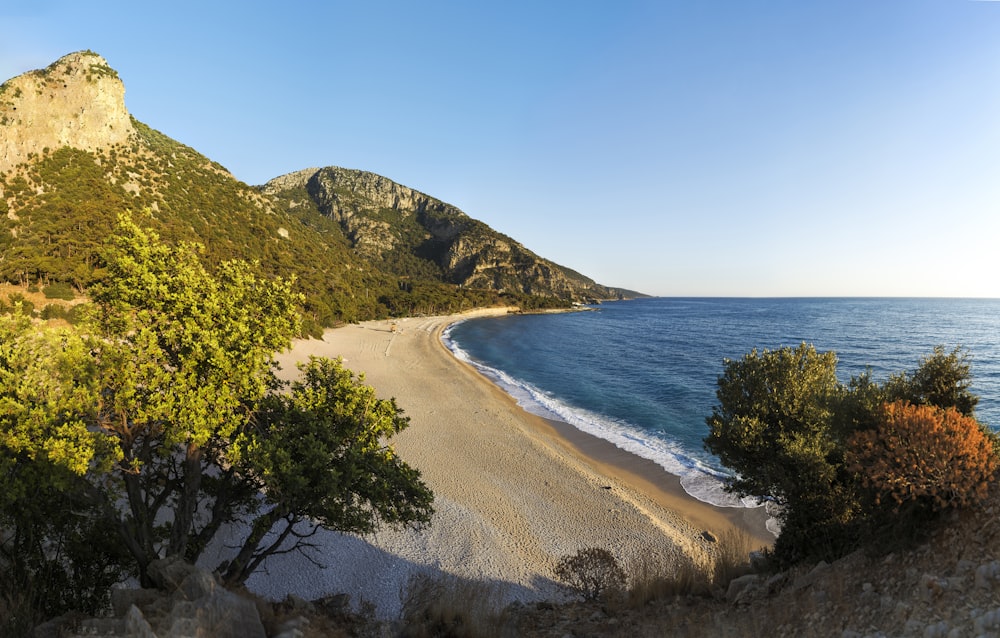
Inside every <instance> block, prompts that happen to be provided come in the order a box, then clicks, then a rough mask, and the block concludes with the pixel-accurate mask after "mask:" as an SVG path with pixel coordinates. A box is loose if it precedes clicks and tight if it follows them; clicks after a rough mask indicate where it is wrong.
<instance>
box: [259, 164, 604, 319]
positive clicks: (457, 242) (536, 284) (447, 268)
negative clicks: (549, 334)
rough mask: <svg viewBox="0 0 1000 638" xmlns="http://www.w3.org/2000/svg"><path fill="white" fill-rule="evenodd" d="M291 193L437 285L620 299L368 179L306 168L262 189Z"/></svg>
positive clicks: (380, 256) (367, 246)
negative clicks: (433, 275)
mask: <svg viewBox="0 0 1000 638" xmlns="http://www.w3.org/2000/svg"><path fill="white" fill-rule="evenodd" d="M292 188H304V189H305V191H306V192H307V193H308V194H309V196H310V198H311V199H312V201H313V203H314V204H315V205H316V207H317V208H318V210H319V211H320V212H321V213H322V214H324V215H326V216H327V217H329V218H330V219H332V220H334V221H336V222H337V223H338V224H339V225H340V226H341V228H342V229H343V231H344V233H345V235H346V236H347V237H348V239H349V240H350V241H351V244H352V245H353V247H354V249H355V250H356V251H357V252H358V253H359V254H361V255H362V256H364V257H365V258H367V259H371V260H375V261H381V262H390V261H392V256H393V254H394V253H401V252H403V253H407V254H410V255H413V256H415V257H416V258H419V259H422V260H424V261H426V262H428V264H431V265H433V268H435V269H436V270H437V271H438V272H439V273H440V277H441V279H442V280H443V281H446V282H448V283H452V284H457V285H460V286H465V287H470V288H485V289H492V290H497V291H501V292H518V293H525V294H535V295H543V296H553V297H559V298H562V299H566V300H574V301H581V300H594V299H612V298H617V297H619V296H622V295H623V294H624V292H623V291H618V290H615V289H611V288H607V287H605V286H601V285H599V284H597V283H595V282H594V281H593V280H591V279H588V278H587V277H584V276H582V275H579V274H578V273H575V272H573V271H571V270H567V269H565V268H563V267H561V266H559V265H557V264H555V263H553V262H551V261H548V260H546V259H543V258H542V257H539V256H538V255H536V254H534V253H533V252H531V251H530V250H528V249H527V248H525V247H524V246H523V245H521V244H520V243H518V242H517V241H515V240H513V239H511V238H510V237H507V236H505V235H503V234H501V233H498V232H496V231H494V230H493V229H491V228H490V227H489V226H487V225H486V224H483V223H482V222H479V221H476V220H475V219H472V218H471V217H469V216H468V215H466V214H465V213H463V212H462V211H461V210H459V209H458V208H455V207H454V206H452V205H450V204H447V203H445V202H442V201H441V200H438V199H435V198H433V197H431V196H429V195H426V194H424V193H421V192H419V191H416V190H413V189H412V188H408V187H406V186H402V185H400V184H397V183H396V182H393V181H392V180H389V179H387V178H385V177H382V176H380V175H375V174H374V173H368V172H365V171H358V170H350V169H344V168H338V167H327V168H322V169H309V170H306V171H299V172H297V173H293V174H289V175H286V176H282V177H280V178H277V179H275V180H272V181H271V182H269V183H268V184H267V185H265V186H264V190H265V192H269V193H271V194H277V193H280V192H282V191H285V190H288V189H292ZM397 274H401V275H402V274H405V273H401V272H397Z"/></svg>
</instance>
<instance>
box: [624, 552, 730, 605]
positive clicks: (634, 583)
mask: <svg viewBox="0 0 1000 638" xmlns="http://www.w3.org/2000/svg"><path fill="white" fill-rule="evenodd" d="M709 568H710V565H706V564H704V563H698V562H695V561H693V560H690V559H682V560H667V559H663V558H656V557H654V556H653V555H651V554H643V555H642V556H641V557H640V558H639V559H638V560H637V561H635V562H633V563H631V564H630V565H629V569H628V582H629V585H628V595H627V597H626V600H625V602H626V603H627V604H628V605H629V606H630V607H632V608H633V609H639V608H642V607H644V606H646V605H647V604H648V603H649V602H651V601H654V600H667V599H671V598H676V597H678V596H706V595H708V594H709V593H710V592H711V585H712V582H711V580H712V576H711V574H710V573H709V572H710V569H709Z"/></svg>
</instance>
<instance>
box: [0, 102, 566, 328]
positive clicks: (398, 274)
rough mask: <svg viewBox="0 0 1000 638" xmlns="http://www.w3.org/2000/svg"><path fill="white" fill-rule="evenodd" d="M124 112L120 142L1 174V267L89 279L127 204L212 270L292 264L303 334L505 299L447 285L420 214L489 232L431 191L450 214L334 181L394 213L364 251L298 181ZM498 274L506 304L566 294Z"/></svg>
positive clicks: (440, 251)
mask: <svg viewBox="0 0 1000 638" xmlns="http://www.w3.org/2000/svg"><path fill="white" fill-rule="evenodd" d="M132 124H133V126H134V127H135V129H136V133H137V135H136V139H135V141H134V142H133V143H131V144H130V145H128V146H115V147H111V148H108V149H102V150H99V151H97V152H95V153H89V152H86V151H83V150H80V149H72V148H68V147H64V148H59V149H56V150H54V151H52V152H50V153H46V154H43V155H42V156H40V157H38V158H36V159H34V160H32V161H31V162H29V163H28V164H26V165H24V166H22V167H20V168H19V169H18V170H17V171H15V172H14V173H12V174H11V175H9V176H8V175H4V176H0V190H2V191H3V192H4V195H5V197H4V198H2V199H0V206H3V207H6V206H7V202H8V201H10V202H13V204H12V208H11V210H10V212H11V213H13V215H7V214H2V215H0V249H2V250H3V254H4V259H3V260H2V262H0V279H2V280H5V281H8V282H11V283H16V284H19V285H29V284H37V285H40V286H49V287H51V286H53V285H56V286H59V285H62V286H66V287H68V288H69V289H77V290H80V291H85V290H86V289H87V288H89V287H90V286H92V285H94V284H95V283H97V282H98V281H100V280H102V279H103V278H105V276H106V274H107V273H106V272H105V271H104V264H103V262H102V260H101V246H102V244H103V241H104V238H105V236H106V235H107V233H108V229H109V228H111V227H113V225H114V220H115V218H116V217H117V216H118V215H120V214H126V213H128V214H130V215H132V216H134V217H135V219H136V220H137V221H139V222H141V223H142V224H143V225H144V226H147V227H149V228H152V229H154V230H155V231H156V232H157V233H158V234H159V235H160V236H162V237H163V238H164V239H165V240H167V241H170V242H175V243H177V242H184V241H187V242H198V243H199V244H201V245H202V246H203V247H204V252H202V253H201V258H202V260H203V262H204V264H205V265H206V267H207V269H208V270H209V271H210V272H212V273H213V274H214V271H215V268H217V267H218V265H219V264H221V263H223V262H225V261H230V260H233V259H245V258H246V257H247V256H253V257H254V258H255V259H257V260H259V264H260V269H261V271H262V272H263V273H264V274H266V275H267V276H270V277H274V276H278V277H282V278H285V279H290V278H292V276H295V278H296V281H297V290H298V291H299V292H301V293H302V295H303V299H302V302H301V304H300V306H299V308H298V309H299V312H300V313H301V315H302V323H301V329H302V331H303V334H309V335H312V336H319V335H320V334H321V332H322V329H323V328H325V327H329V326H334V325H338V324H340V323H344V322H354V321H360V320H364V319H379V318H386V317H389V316H390V315H397V316H398V315H412V314H430V313H435V314H436V313H441V312H454V311H459V310H462V309H467V308H471V307H479V306H491V305H499V304H505V303H508V301H509V300H508V299H506V298H504V297H503V296H502V293H501V292H500V291H499V290H489V289H474V288H470V287H467V286H465V287H463V286H459V285H456V283H457V282H456V281H453V279H452V278H450V277H449V276H448V275H447V274H446V273H445V272H444V271H443V269H442V265H441V264H442V260H443V259H445V257H446V253H447V245H446V244H447V242H444V243H443V242H441V241H438V240H435V239H433V238H430V239H428V233H427V230H426V229H425V228H424V227H423V226H422V225H421V224H422V223H427V224H442V223H453V221H452V217H454V216H455V215H460V216H461V218H462V219H463V220H465V221H466V222H468V223H469V224H470V227H471V228H473V230H474V231H475V233H487V234H488V233H492V231H491V230H489V229H488V227H486V226H485V225H482V224H479V223H478V222H476V223H472V220H469V219H468V218H467V217H465V216H464V215H463V214H461V213H459V212H458V211H456V210H454V209H451V208H450V207H445V205H443V204H440V203H437V204H435V205H437V206H441V207H445V208H448V210H449V211H452V212H451V213H449V214H450V216H449V215H446V214H445V213H444V212H441V211H433V210H425V211H423V212H417V213H414V214H409V213H406V214H404V213H403V212H402V211H400V210H396V209H382V208H378V207H376V206H374V205H372V204H370V203H368V202H366V201H365V200H364V198H363V197H362V196H361V195H360V194H357V193H353V192H350V191H348V192H345V193H341V194H340V196H342V197H347V198H350V199H349V203H350V205H352V206H355V207H359V208H361V209H363V210H361V211H360V213H359V214H362V215H365V216H368V217H370V219H371V220H372V221H373V222H388V223H389V224H390V225H389V227H388V228H389V230H388V231H387V232H389V233H391V234H392V236H393V237H394V241H395V242H396V243H395V248H393V249H392V250H388V251H385V252H384V253H381V252H376V254H368V252H366V251H365V250H363V249H362V248H361V247H360V246H356V245H355V244H354V243H353V242H352V241H351V240H349V239H348V237H347V234H346V233H347V231H346V229H345V228H344V227H342V226H341V225H340V224H339V223H338V222H337V221H335V220H334V219H331V217H329V216H327V215H324V214H323V213H322V212H321V211H320V209H319V207H318V206H317V203H316V201H315V200H314V199H313V197H312V196H311V195H310V193H309V192H308V190H307V189H306V188H304V187H296V188H292V189H289V190H288V191H282V192H278V193H273V194H272V193H268V194H267V195H265V194H264V193H262V192H261V191H260V190H258V189H254V188H252V187H249V186H247V185H245V184H242V183H241V182H239V181H237V180H235V179H234V178H233V177H232V175H230V174H229V173H228V171H226V170H225V168H223V167H222V166H220V165H218V164H216V163H214V162H211V161H210V160H208V158H206V157H204V156H203V155H201V154H199V153H197V152H196V151H194V150H193V149H191V148H189V147H187V146H185V145H183V144H180V143H178V142H176V141H174V140H172V139H170V138H169V137H167V136H165V135H163V134H162V133H160V132H158V131H155V130H153V129H151V128H149V127H148V126H146V125H144V124H142V123H141V122H138V121H136V120H133V121H132ZM6 212H7V211H5V210H0V213H6ZM418 222H419V223H418ZM477 224H478V225H477ZM479 226H482V228H483V229H485V230H482V231H480V230H476V229H479ZM475 233H474V234H475ZM576 276H577V277H579V275H576ZM498 283H500V284H501V285H502V286H504V288H505V289H506V290H508V291H511V293H512V294H514V295H516V296H517V299H515V300H514V301H515V302H514V303H512V304H510V305H518V306H521V307H524V308H533V307H546V306H547V305H549V304H556V305H559V306H563V307H565V306H566V305H568V301H567V300H565V299H559V298H558V297H553V296H552V295H551V294H549V293H546V295H545V296H539V295H533V294H530V293H526V292H523V291H522V290H521V289H522V287H523V286H521V285H519V284H518V283H517V282H513V281H503V282H498ZM484 285H486V284H484ZM489 285H493V284H492V283H490V284H489Z"/></svg>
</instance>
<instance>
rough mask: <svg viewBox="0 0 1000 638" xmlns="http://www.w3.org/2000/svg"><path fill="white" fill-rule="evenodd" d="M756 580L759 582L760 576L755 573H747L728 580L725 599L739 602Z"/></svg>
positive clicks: (755, 583)
mask: <svg viewBox="0 0 1000 638" xmlns="http://www.w3.org/2000/svg"><path fill="white" fill-rule="evenodd" d="M758 582H760V576H758V575H756V574H747V575H746V576H740V577H739V578H734V579H732V580H731V581H729V587H728V588H727V589H726V600H728V601H729V602H731V603H739V602H740V601H742V600H744V599H745V598H746V596H747V595H748V593H749V592H750V591H751V590H752V589H753V588H754V586H755V585H757V583H758Z"/></svg>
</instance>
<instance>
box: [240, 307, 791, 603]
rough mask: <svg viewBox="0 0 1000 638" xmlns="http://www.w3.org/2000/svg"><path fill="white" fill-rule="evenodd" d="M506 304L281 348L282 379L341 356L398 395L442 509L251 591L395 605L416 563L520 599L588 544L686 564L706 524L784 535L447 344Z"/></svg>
mask: <svg viewBox="0 0 1000 638" xmlns="http://www.w3.org/2000/svg"><path fill="white" fill-rule="evenodd" d="M505 312H506V309H490V310H485V311H477V312H473V313H466V314H462V315H451V316H442V317H430V318H411V319H400V320H396V321H372V322H365V323H362V324H353V325H349V326H345V327H342V328H336V329H332V330H328V331H326V332H325V333H324V335H323V339H322V340H316V339H313V340H300V341H296V342H295V343H294V344H293V348H292V349H291V350H290V351H289V352H286V353H282V354H281V355H279V356H278V357H277V360H278V363H279V365H280V366H281V368H282V371H281V376H283V377H284V378H294V377H295V376H296V374H297V370H296V368H295V365H294V364H295V363H296V362H298V361H303V360H306V359H307V358H308V357H309V356H312V355H315V356H327V357H332V358H335V357H337V356H341V357H343V359H344V363H345V366H346V367H347V368H349V369H351V370H353V371H354V372H355V373H363V374H364V375H365V383H368V384H370V385H372V386H374V387H375V388H376V390H377V392H378V395H379V396H381V397H383V398H389V397H394V398H395V399H396V401H397V403H398V405H399V406H400V407H401V408H402V409H403V410H404V414H406V415H407V416H409V417H410V427H409V428H407V429H406V430H404V431H403V432H401V433H400V434H399V435H397V436H396V437H394V439H393V440H392V441H391V443H392V445H393V446H394V447H395V449H396V450H397V451H398V453H399V454H400V456H401V457H402V458H403V459H404V460H405V461H406V462H407V463H409V464H410V465H411V466H413V467H415V468H417V469H418V470H419V471H420V472H421V474H422V476H423V479H424V480H425V481H426V483H427V484H428V485H429V486H430V487H431V489H432V490H433V491H434V493H435V509H436V513H435V515H434V518H433V519H432V522H431V525H430V526H429V527H428V528H426V529H424V530H422V531H415V530H383V531H380V532H379V533H378V534H376V535H375V536H374V537H372V538H365V539H358V538H355V537H347V536H342V535H338V534H334V533H326V534H324V535H323V537H322V538H321V539H319V542H320V544H321V545H322V547H323V552H324V555H325V554H336V555H337V556H338V558H337V560H336V561H335V563H334V565H331V567H334V566H335V567H336V569H330V570H318V569H316V568H312V570H310V569H309V568H308V567H307V566H306V565H304V564H303V563H302V562H301V561H299V562H296V561H295V560H294V559H293V558H287V559H282V560H278V561H275V562H274V564H269V565H268V571H269V572H270V573H271V574H270V575H269V576H262V577H260V578H256V577H255V578H252V580H251V581H250V582H248V586H249V587H250V588H251V589H253V590H255V591H258V593H262V594H264V595H266V596H269V597H282V596H283V595H285V594H286V593H289V592H291V593H294V594H296V595H299V596H302V597H304V598H318V597H320V596H323V595H328V594H331V593H337V592H342V591H349V592H355V593H357V594H358V595H360V596H362V597H364V598H365V599H366V600H369V601H372V602H374V603H375V604H376V606H377V607H378V608H379V610H380V614H383V615H385V614H388V615H392V614H393V613H394V611H398V607H399V605H400V599H399V598H400V594H399V592H400V591H402V590H403V589H405V584H406V583H407V582H408V579H409V578H410V577H412V576H413V575H414V574H427V573H430V574H435V573H442V574H448V575H451V576H454V577H457V578H462V579H470V580H477V581H486V582H489V583H493V584H494V585H496V586H498V587H499V588H500V589H501V591H502V593H501V598H502V599H504V600H505V601H506V602H510V601H513V600H521V601H525V602H527V601H530V600H537V599H542V598H550V599H551V598H554V597H557V596H558V595H559V588H558V586H557V585H556V584H555V583H554V582H553V576H552V568H553V566H554V565H555V562H556V561H557V560H558V559H559V558H560V557H562V556H565V555H567V554H571V553H574V552H576V551H577V550H579V549H584V548H588V547H603V548H606V549H608V550H610V551H612V553H613V554H615V555H616V557H617V558H618V559H619V561H621V562H622V563H623V564H626V565H627V564H632V563H637V562H643V561H650V560H653V561H658V562H661V563H663V562H666V563H673V564H677V563H679V562H683V561H695V562H702V561H704V560H706V559H707V557H708V556H709V555H710V554H711V552H712V551H713V544H712V543H710V542H708V541H706V540H705V538H704V537H703V535H702V534H703V532H706V531H707V532H710V533H711V534H712V535H713V536H715V537H717V538H718V537H721V536H722V535H723V534H724V533H725V532H726V531H727V530H728V529H732V528H733V527H737V528H740V529H743V530H746V531H747V532H748V533H749V534H750V536H751V538H752V540H753V546H754V547H758V546H761V545H764V544H769V543H770V542H773V536H771V535H770V533H769V532H767V531H766V529H765V528H764V520H765V515H764V513H763V510H762V509H761V508H757V509H743V508H719V507H715V506H712V505H709V504H707V503H703V502H702V501H698V500H697V499H695V498H693V497H691V496H690V495H688V494H687V493H686V492H684V490H683V488H682V487H681V485H680V480H679V479H678V478H677V477H675V476H672V475H670V474H668V473H667V472H666V471H665V470H663V469H662V468H660V467H659V466H658V465H656V464H655V463H653V462H651V461H646V460H644V459H641V458H639V457H637V456H635V455H633V454H631V453H628V452H625V451H623V450H620V449H619V448H617V447H615V446H614V445H613V444H611V443H609V442H607V441H604V440H602V439H599V438H597V437H594V436H592V435H589V434H586V433H584V432H581V431H579V430H576V429H575V428H573V427H572V426H570V425H568V424H565V423H560V422H556V421H549V420H546V419H543V418H541V417H538V416H535V415H532V414H530V413H528V412H527V411H525V410H523V409H522V408H521V407H520V406H518V405H517V403H516V401H515V400H514V399H513V398H512V397H510V396H509V395H508V394H506V393H505V392H504V391H503V390H502V389H501V388H499V387H498V386H496V385H495V384H493V383H492V382H491V381H490V380H489V379H487V378H485V377H484V376H482V375H481V374H480V373H479V372H478V371H476V370H475V369H474V368H473V367H472V366H471V365H469V364H467V363H465V362H463V361H460V360H459V359H458V358H456V357H455V356H454V355H453V354H452V352H451V351H450V350H448V349H447V347H446V346H445V345H444V343H442V341H441V333H442V332H443V331H444V329H445V328H446V327H447V326H449V325H451V324H452V323H454V322H456V321H460V320H464V319H468V318H471V317H475V316H484V315H489V314H502V313H505ZM393 326H395V329H393Z"/></svg>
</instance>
